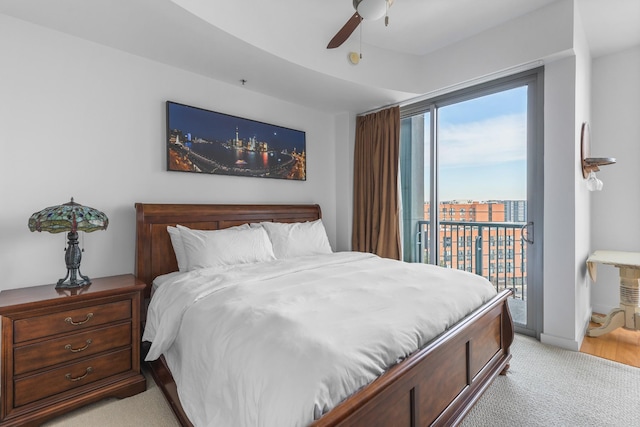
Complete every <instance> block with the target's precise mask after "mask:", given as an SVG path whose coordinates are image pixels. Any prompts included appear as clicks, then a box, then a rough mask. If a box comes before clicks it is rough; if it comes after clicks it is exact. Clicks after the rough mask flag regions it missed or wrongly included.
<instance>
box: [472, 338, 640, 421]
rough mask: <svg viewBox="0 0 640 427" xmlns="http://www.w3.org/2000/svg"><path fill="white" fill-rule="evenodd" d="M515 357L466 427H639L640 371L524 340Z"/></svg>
mask: <svg viewBox="0 0 640 427" xmlns="http://www.w3.org/2000/svg"><path fill="white" fill-rule="evenodd" d="M639 351H640V349H639ZM511 353H512V355H513V358H512V359H511V360H512V362H511V368H510V369H509V371H508V373H507V375H506V376H499V377H498V378H496V380H495V381H494V382H493V384H492V385H491V386H490V387H489V388H488V389H487V391H486V392H485V393H484V395H483V396H482V397H481V398H480V400H479V401H478V403H477V404H476V405H475V406H474V407H473V408H472V409H471V411H470V412H469V414H468V415H467V417H466V418H465V419H464V420H463V422H462V423H461V427H476V426H483V427H485V426H575V427H588V426H637V425H640V369H639V368H635V367H632V366H627V365H623V364H620V363H617V362H612V361H610V360H606V359H601V358H599V357H595V356H591V355H588V354H584V353H578V352H574V351H568V350H563V349H560V348H557V347H552V346H547V345H544V344H541V343H540V342H538V341H536V340H535V339H533V338H529V337H525V336H521V335H516V340H515V343H514V344H513V345H512V347H511Z"/></svg>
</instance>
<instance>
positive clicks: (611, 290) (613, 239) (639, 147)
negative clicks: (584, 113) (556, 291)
mask: <svg viewBox="0 0 640 427" xmlns="http://www.w3.org/2000/svg"><path fill="white" fill-rule="evenodd" d="M592 91H593V120H592V122H591V153H592V155H593V156H594V157H615V158H616V159H617V162H616V164H615V165H610V166H604V167H602V168H601V169H600V172H598V173H597V175H598V177H599V178H600V179H602V181H603V182H604V187H603V189H602V191H599V192H595V193H593V194H592V197H591V235H592V242H591V249H592V250H617V251H630V252H640V215H639V213H640V167H639V163H640V46H636V47H634V48H632V49H627V50H624V51H622V52H618V53H615V54H612V55H608V56H603V57H600V58H597V59H595V60H594V61H593V85H592ZM597 268H598V281H597V282H596V283H595V284H593V285H592V286H591V288H592V290H591V297H592V306H593V310H594V311H595V312H599V313H608V312H609V311H610V310H611V309H613V308H615V307H618V303H619V302H620V299H619V286H618V284H619V274H618V269H617V268H615V267H613V266H607V265H598V266H597Z"/></svg>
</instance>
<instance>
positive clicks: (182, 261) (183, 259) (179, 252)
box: [167, 224, 249, 271]
mask: <svg viewBox="0 0 640 427" xmlns="http://www.w3.org/2000/svg"><path fill="white" fill-rule="evenodd" d="M180 227H183V228H186V229H187V230H191V229H190V228H187V227H185V226H184V225H181V226H180ZM229 228H238V229H245V228H249V224H242V225H236V226H234V227H229ZM201 231H205V232H206V231H211V230H201ZM167 232H169V237H170V238H171V246H173V252H174V253H175V254H176V261H178V271H189V260H188V259H187V254H186V252H185V250H184V243H182V236H181V235H180V230H178V228H177V227H172V226H170V225H169V226H167Z"/></svg>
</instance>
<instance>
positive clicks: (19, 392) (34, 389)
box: [13, 348, 132, 407]
mask: <svg viewBox="0 0 640 427" xmlns="http://www.w3.org/2000/svg"><path fill="white" fill-rule="evenodd" d="M131 369H132V366H131V349H130V348H127V349H124V350H120V351H118V352H115V353H108V354H105V355H102V356H97V357H93V358H89V359H84V360H81V361H79V362H76V363H73V364H71V365H67V366H63V367H61V368H58V369H54V370H52V371H47V372H44V373H42V374H37V375H31V376H28V377H25V378H21V379H16V380H15V381H14V402H13V406H14V407H19V406H22V405H26V404H27V403H31V402H35V401H37V400H40V399H44V398H46V397H48V396H52V395H55V394H58V393H62V392H65V391H67V390H71V389H74V388H77V387H81V386H83V385H86V384H90V383H92V382H95V381H98V380H101V379H103V378H107V377H110V376H112V375H116V374H118V373H121V372H126V371H128V370H131Z"/></svg>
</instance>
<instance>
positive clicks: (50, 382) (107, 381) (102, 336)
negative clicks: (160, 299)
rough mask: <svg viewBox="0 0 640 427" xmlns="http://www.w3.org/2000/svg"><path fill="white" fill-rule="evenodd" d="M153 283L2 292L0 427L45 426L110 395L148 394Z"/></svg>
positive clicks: (114, 281)
mask: <svg viewBox="0 0 640 427" xmlns="http://www.w3.org/2000/svg"><path fill="white" fill-rule="evenodd" d="M144 288H145V284H144V283H143V282H141V281H139V280H138V279H136V278H135V277H134V276H133V275H130V274H127V275H121V276H111V277H103V278H99V279H92V283H91V285H88V286H85V287H83V288H78V289H74V290H68V289H66V290H56V289H55V287H54V285H45V286H35V287H30V288H22V289H12V290H6V291H2V292H0V316H2V350H1V351H2V352H1V355H2V356H1V357H2V360H1V374H2V377H1V379H0V426H1V427H5V426H32V425H33V426H37V425H40V424H41V423H42V422H43V421H45V420H47V419H50V418H53V417H56V416H58V415H61V414H63V413H65V412H68V411H70V410H73V409H76V408H79V407H80V406H83V405H86V404H88V403H91V402H95V401H98V400H101V399H103V398H105V397H118V398H123V397H127V396H131V395H134V394H137V393H140V392H142V391H144V390H145V389H146V380H145V378H144V376H143V375H142V374H141V373H140V308H141V301H142V292H143V290H144Z"/></svg>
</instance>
